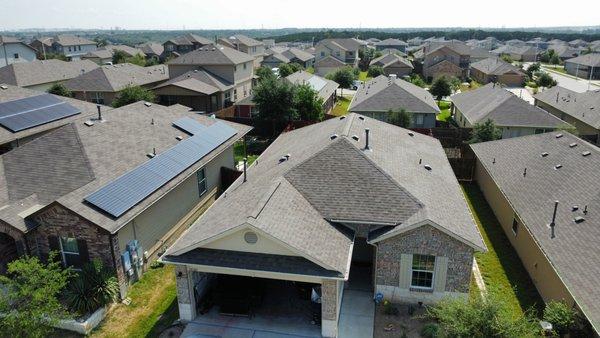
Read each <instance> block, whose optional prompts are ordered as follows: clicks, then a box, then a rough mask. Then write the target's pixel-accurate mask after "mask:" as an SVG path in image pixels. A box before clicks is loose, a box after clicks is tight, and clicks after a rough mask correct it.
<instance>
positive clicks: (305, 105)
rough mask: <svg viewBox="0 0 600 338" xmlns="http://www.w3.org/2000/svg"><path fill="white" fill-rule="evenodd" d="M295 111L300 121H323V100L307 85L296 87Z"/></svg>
mask: <svg viewBox="0 0 600 338" xmlns="http://www.w3.org/2000/svg"><path fill="white" fill-rule="evenodd" d="M294 101H295V102H294V105H295V109H296V111H297V112H298V115H299V117H300V119H301V120H304V121H321V120H323V116H324V112H323V99H322V98H320V97H319V95H318V93H317V92H316V91H315V90H314V89H312V87H311V86H310V85H308V84H302V85H298V86H297V88H296V99H295V100H294Z"/></svg>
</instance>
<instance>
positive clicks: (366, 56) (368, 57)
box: [358, 48, 381, 72]
mask: <svg viewBox="0 0 600 338" xmlns="http://www.w3.org/2000/svg"><path fill="white" fill-rule="evenodd" d="M380 56H381V52H379V51H375V50H374V49H372V48H367V49H366V50H363V49H359V50H358V58H359V61H358V68H359V69H360V70H361V71H363V72H365V71H367V70H368V69H369V65H370V64H371V61H372V60H373V59H376V58H378V57H380Z"/></svg>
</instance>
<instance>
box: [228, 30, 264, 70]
mask: <svg viewBox="0 0 600 338" xmlns="http://www.w3.org/2000/svg"><path fill="white" fill-rule="evenodd" d="M219 43H220V44H223V45H225V46H228V47H230V48H233V49H236V50H239V51H240V52H244V53H246V54H249V55H250V56H252V57H253V58H254V67H256V68H258V67H260V65H261V63H262V61H263V58H264V55H265V44H264V43H263V42H262V41H258V40H255V39H253V38H251V37H248V36H246V35H242V34H236V35H233V36H230V37H229V38H220V39H219Z"/></svg>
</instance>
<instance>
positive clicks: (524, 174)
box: [523, 168, 527, 177]
mask: <svg viewBox="0 0 600 338" xmlns="http://www.w3.org/2000/svg"><path fill="white" fill-rule="evenodd" d="M525 176H527V168H525V169H524V170H523V177H525Z"/></svg>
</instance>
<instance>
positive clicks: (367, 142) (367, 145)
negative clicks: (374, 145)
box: [365, 128, 370, 150]
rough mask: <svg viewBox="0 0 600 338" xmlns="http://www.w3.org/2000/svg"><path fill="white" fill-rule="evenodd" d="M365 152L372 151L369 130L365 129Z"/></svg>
mask: <svg viewBox="0 0 600 338" xmlns="http://www.w3.org/2000/svg"><path fill="white" fill-rule="evenodd" d="M365 142H366V143H365V150H370V148H369V128H365Z"/></svg>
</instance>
